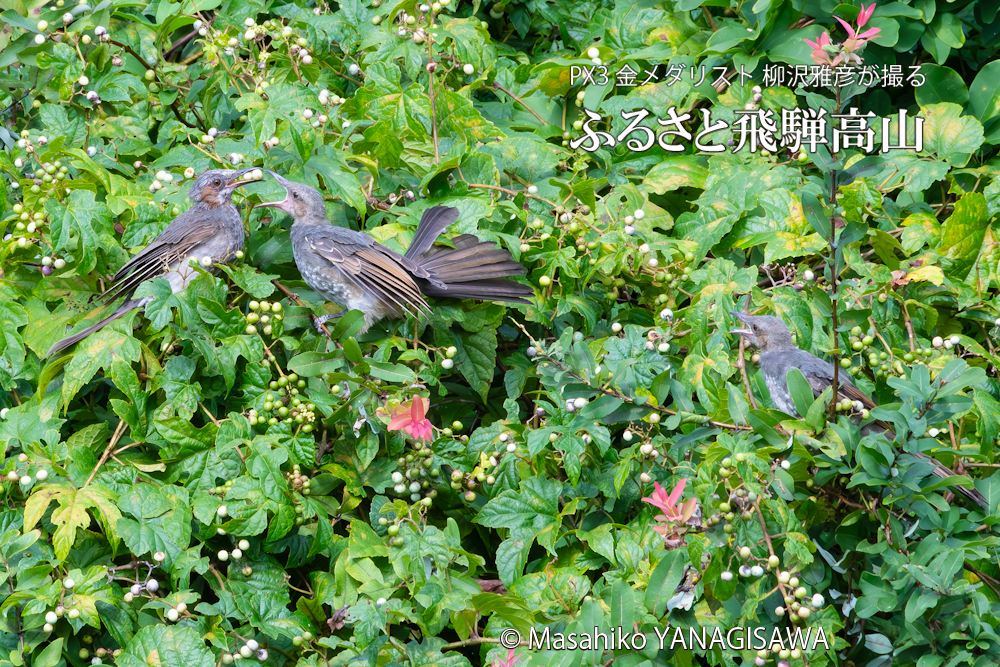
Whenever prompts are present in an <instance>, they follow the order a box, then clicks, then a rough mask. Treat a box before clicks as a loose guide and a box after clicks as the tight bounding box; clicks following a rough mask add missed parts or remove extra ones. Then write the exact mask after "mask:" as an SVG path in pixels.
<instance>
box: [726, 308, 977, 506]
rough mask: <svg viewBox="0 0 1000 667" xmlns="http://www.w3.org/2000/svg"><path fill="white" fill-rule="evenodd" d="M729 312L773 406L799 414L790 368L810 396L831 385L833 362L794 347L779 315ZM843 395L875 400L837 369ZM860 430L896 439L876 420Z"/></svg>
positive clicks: (938, 470) (943, 471) (866, 404)
mask: <svg viewBox="0 0 1000 667" xmlns="http://www.w3.org/2000/svg"><path fill="white" fill-rule="evenodd" d="M730 314H731V315H732V316H733V317H735V318H736V319H738V320H740V321H741V322H743V323H744V324H745V325H746V327H744V328H742V329H734V330H733V331H730V333H732V334H738V335H740V336H743V337H744V338H745V339H746V340H747V342H749V343H750V344H751V345H753V346H754V347H756V348H757V349H758V350H759V351H760V370H761V372H762V373H763V374H764V384H766V385H767V389H768V391H769V392H770V393H771V400H772V401H774V406H775V407H776V408H778V409H779V410H781V411H782V412H784V413H786V414H789V415H794V416H801V415H799V413H798V410H796V408H795V401H794V400H792V395H791V392H790V391H789V390H788V382H787V380H786V376H787V375H788V371H790V370H791V369H792V368H798V369H799V370H800V371H801V372H802V375H803V377H805V379H806V381H807V382H808V383H809V386H810V388H812V391H813V396H814V397H818V396H819V395H820V394H822V393H823V391H824V390H825V389H826V388H827V387H830V386H832V385H833V370H834V369H833V364H831V363H830V362H828V361H824V360H823V359H820V358H819V357H817V356H816V355H814V354H810V353H809V352H806V351H805V350H800V349H799V348H798V347H796V346H795V344H794V343H792V335H791V334H790V333H789V331H788V327H787V326H785V323H784V322H782V321H781V320H780V319H778V318H777V317H773V316H771V315H744V314H743V313H738V312H730ZM844 399H848V400H849V401H851V403H852V404H853V405H859V404H860V405H861V406H862V409H865V410H871V409H872V408H874V407H875V402H874V401H872V399H871V398H869V397H868V396H867V395H866V394H865V393H864V392H862V391H861V390H860V389H858V388H857V387H856V386H855V385H854V382H853V381H851V377H850V375H849V374H847V373H838V374H837V400H838V401H842V400H844ZM854 420H855V422H856V423H860V422H861V419H860V417H857V416H856V417H855V418H854ZM861 432H862V434H866V435H867V434H869V433H885V435H886V437H887V438H888V439H889V440H895V439H896V433H895V432H894V431H893V429H892V426H890V425H889V424H887V423H886V422H884V421H880V420H876V421H874V422H872V423H870V424H866V425H865V426H863V427H862V429H861ZM915 456H917V457H918V458H923V459H926V460H928V461H930V462H931V463H932V464H933V465H934V468H933V470H932V471H931V472H932V473H933V474H934V475H935V476H936V477H940V478H942V479H947V478H948V477H952V476H954V475H955V474H956V473H954V472H952V471H951V470H950V469H948V468H946V467H945V466H943V465H941V464H940V463H938V462H937V461H936V460H935V459H933V458H931V457H930V456H927V455H926V454H923V453H920V452H917V453H915ZM955 488H956V489H957V490H958V491H959V492H960V493H962V494H963V495H965V496H966V497H968V498H970V499H971V500H974V501H975V502H976V503H978V504H979V505H980V506H981V507H983V508H984V509H985V508H987V507H988V504H987V502H986V499H985V498H984V497H983V495H982V494H980V493H979V492H978V491H976V490H975V489H967V488H965V487H962V486H956V487H955Z"/></svg>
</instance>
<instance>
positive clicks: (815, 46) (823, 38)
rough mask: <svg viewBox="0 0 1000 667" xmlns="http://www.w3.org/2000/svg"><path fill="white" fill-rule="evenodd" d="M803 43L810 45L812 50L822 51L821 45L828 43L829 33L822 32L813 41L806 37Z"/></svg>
mask: <svg viewBox="0 0 1000 667" xmlns="http://www.w3.org/2000/svg"><path fill="white" fill-rule="evenodd" d="M805 43H806V44H808V45H809V46H811V47H812V48H813V50H814V51H822V50H823V47H824V46H826V45H828V44H829V43H830V35H829V34H827V33H825V32H824V33H823V34H822V35H820V36H819V37H818V38H817V39H816V41H815V42H813V41H810V40H808V39H807V40H805Z"/></svg>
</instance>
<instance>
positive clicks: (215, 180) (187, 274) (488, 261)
mask: <svg viewBox="0 0 1000 667" xmlns="http://www.w3.org/2000/svg"><path fill="white" fill-rule="evenodd" d="M255 171H256V172H258V173H256V174H255V173H254V172H255ZM268 173H270V174H271V175H272V176H273V177H274V178H275V179H276V180H277V181H278V182H279V183H280V184H281V185H282V186H283V187H284V188H285V193H286V196H285V198H284V199H283V200H281V201H275V202H266V203H263V204H258V205H257V208H261V207H272V208H277V209H279V210H281V211H284V212H285V213H287V214H288V215H290V216H291V217H292V219H293V221H294V222H293V224H292V231H291V240H292V253H293V255H294V258H295V264H296V266H297V267H298V269H299V272H300V273H301V274H302V279H303V280H305V282H306V283H307V284H308V285H309V286H310V287H312V288H313V289H314V290H315V291H316V292H318V293H319V294H320V295H322V296H323V297H325V298H326V299H328V300H330V301H332V302H334V303H336V304H338V305H340V306H341V308H343V310H342V312H341V313H338V314H336V315H327V316H324V317H322V318H318V319H317V323H316V325H317V329H319V327H320V325H321V324H322V323H323V322H325V321H326V320H327V319H329V318H330V317H338V316H339V315H341V314H343V313H344V312H347V311H348V310H360V311H361V312H362V313H364V319H365V324H364V328H363V329H362V330H361V331H362V332H363V331H366V330H367V329H368V327H370V326H371V325H372V324H373V323H375V322H377V321H378V320H380V319H383V318H387V317H388V318H394V317H403V316H404V315H407V314H410V315H415V316H419V315H421V314H424V313H427V312H429V310H430V307H429V305H428V304H427V300H426V298H425V297H426V296H432V297H452V298H460V299H480V300H490V301H506V302H511V303H530V301H528V298H529V297H531V296H534V290H533V289H532V288H531V287H528V286H527V285H523V284H521V283H518V282H515V281H513V280H510V278H511V277H513V276H520V275H523V274H525V273H526V272H527V271H526V269H525V268H524V267H523V266H522V265H521V264H520V263H519V262H515V261H514V259H513V258H512V257H511V255H510V253H509V252H507V251H506V250H503V249H501V248H498V247H497V246H496V244H495V243H489V242H484V241H480V240H479V239H478V238H476V237H475V236H471V235H469V234H462V235H459V236H456V237H455V238H454V239H452V243H453V245H454V247H453V248H450V247H443V246H439V247H434V242H435V241H436V240H437V238H438V236H440V234H441V233H442V232H443V231H444V230H445V229H447V227H448V226H449V225H451V223H453V222H455V221H456V220H457V219H458V210H457V209H455V208H451V207H449V206H435V207H433V208H429V209H427V210H426V211H424V214H423V217H422V218H421V220H420V224H419V225H418V226H417V231H416V234H415V235H414V237H413V242H412V243H411V244H410V247H409V249H408V250H407V251H406V254H405V255H400V254H399V253H397V252H394V251H393V250H391V249H389V248H387V247H385V246H383V245H381V244H379V243H376V242H375V240H374V239H372V238H371V237H370V236H368V235H367V234H364V233H362V232H356V231H353V230H351V229H344V228H342V227H335V226H333V225H332V224H330V222H329V221H328V220H327V218H326V206H325V204H324V202H323V196H322V195H321V194H320V193H319V192H318V191H317V190H315V189H314V188H311V187H309V186H308V185H303V184H301V183H295V182H292V181H289V180H286V179H285V178H282V177H281V176H279V175H278V174H275V173H274V172H273V171H270V172H268ZM262 177H263V175H262V174H260V173H259V170H255V169H242V170H231V169H215V170H210V171H206V172H205V173H203V174H202V175H201V176H199V177H198V178H197V179H195V181H194V183H193V184H192V185H191V189H190V191H189V193H188V196H189V197H190V198H191V200H192V201H193V202H194V205H193V206H192V207H191V208H189V209H188V210H187V211H185V212H184V213H182V214H181V215H179V216H177V217H176V218H174V220H173V221H171V223H170V224H169V225H167V227H166V229H164V230H163V233H161V234H160V235H159V236H157V237H156V238H155V239H154V240H153V242H152V243H150V244H149V245H148V246H146V248H144V249H143V250H142V251H141V252H140V253H139V254H137V255H136V256H135V257H133V258H132V259H130V260H129V261H128V262H127V263H126V264H125V266H123V267H122V268H121V269H120V270H119V271H118V273H116V274H115V276H114V278H113V279H112V282H111V285H110V286H109V287H108V289H107V290H105V291H104V293H103V294H101V295H100V296H99V297H97V298H98V299H100V300H102V301H104V303H105V304H110V303H111V302H113V301H116V300H117V299H119V298H122V297H124V298H125V301H124V302H123V303H122V304H121V305H120V306H118V308H116V309H115V311H114V312H113V313H111V314H110V315H108V316H107V317H105V318H104V319H102V320H100V321H99V322H97V323H96V324H94V325H92V326H89V327H87V328H86V329H83V330H82V331H79V332H77V333H75V334H72V335H70V336H67V337H66V338H63V339H62V340H60V341H59V342H57V343H56V344H55V345H53V346H52V347H51V348H50V349H49V351H48V353H47V354H46V357H51V356H53V355H54V354H56V353H58V352H60V351H62V350H64V349H66V348H68V347H70V346H71V345H73V344H75V343H77V342H79V341H81V340H83V339H84V338H86V337H87V336H89V335H90V334H92V333H94V332H96V331H99V330H100V329H102V328H104V327H105V326H107V325H108V324H110V323H111V322H114V321H115V320H117V319H118V318H120V317H122V316H124V315H125V314H127V313H129V312H131V311H132V310H136V309H138V308H142V307H143V306H145V305H146V304H147V303H149V302H150V301H151V300H152V297H148V296H147V297H140V298H135V297H134V294H135V291H136V289H138V287H139V285H141V284H142V283H144V282H146V281H148V280H153V279H155V278H164V279H166V280H167V282H169V283H170V287H171V289H172V291H173V292H175V293H176V292H180V291H181V290H183V289H184V288H186V287H187V286H188V284H189V283H190V282H191V281H192V280H193V279H194V278H195V276H197V275H198V270H197V269H196V268H195V267H194V266H193V264H201V265H202V266H203V267H204V268H207V269H209V270H212V267H213V266H214V265H215V264H224V263H226V262H228V261H230V260H232V259H233V258H234V257H235V256H236V253H237V252H239V251H241V250H242V249H243V245H244V242H245V241H246V232H245V230H244V228H243V220H242V219H241V217H240V214H239V211H237V210H236V207H235V206H234V205H233V201H232V195H233V192H235V190H236V189H237V188H239V187H241V186H243V185H247V184H249V183H254V182H257V181H259V180H261V179H262ZM205 258H207V259H208V260H209V261H207V262H206V261H205Z"/></svg>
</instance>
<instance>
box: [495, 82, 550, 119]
mask: <svg viewBox="0 0 1000 667" xmlns="http://www.w3.org/2000/svg"><path fill="white" fill-rule="evenodd" d="M492 87H493V89H494V90H499V91H502V92H504V93H506V94H507V95H510V96H511V97H512V98H514V101H516V102H518V103H519V104H520V105H521V106H522V107H524V108H525V109H527V110H528V111H530V112H531V115H532V116H534V117H535V118H537V119H538V122H539V123H541V124H542V125H548V123H546V122H545V120H544V119H543V118H542V117H541V116H539V115H538V114H537V113H536V112H535V110H534V109H532V108H531V107H529V106H528V104H527V103H526V102H525V101H524V100H522V99H521V98H520V97H518V96H517V95H515V94H514V93H512V92H510V91H509V90H507V89H506V88H504V87H503V86H502V85H500V83H499V82H497V81H494V82H493V85H492Z"/></svg>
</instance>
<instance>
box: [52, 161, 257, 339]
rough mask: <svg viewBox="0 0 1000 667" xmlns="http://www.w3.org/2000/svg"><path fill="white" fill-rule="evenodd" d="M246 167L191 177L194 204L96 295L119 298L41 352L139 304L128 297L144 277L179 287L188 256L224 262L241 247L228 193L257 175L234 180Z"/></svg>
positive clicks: (188, 275)
mask: <svg viewBox="0 0 1000 667" xmlns="http://www.w3.org/2000/svg"><path fill="white" fill-rule="evenodd" d="M250 171H253V169H241V170H233V169H213V170H210V171H206V172H205V173H203V174H202V175H201V176H199V177H198V178H196V179H195V180H194V182H193V183H192V185H191V188H190V190H189V196H190V197H191V199H192V200H193V201H194V202H195V204H194V206H192V207H191V208H189V209H188V210H187V211H185V212H184V213H181V214H180V215H179V216H177V217H176V218H174V219H173V220H172V221H171V222H170V224H169V225H167V227H166V229H164V230H163V232H162V233H161V234H160V235H159V236H157V237H156V238H155V239H154V240H153V242H152V243H150V244H149V245H148V246H146V247H145V248H144V249H143V250H142V251H141V252H139V254H137V255H136V256H135V257H133V258H132V259H130V260H129V261H128V262H127V263H126V264H125V266H123V267H122V268H121V269H119V270H118V273H116V274H115V276H114V278H113V279H112V281H111V285H110V286H109V287H108V288H107V289H106V290H105V291H104V293H103V294H101V295H99V296H98V297H97V298H98V299H100V300H101V301H103V302H104V303H105V304H108V303H111V302H113V301H116V300H117V299H119V298H122V297H125V301H124V302H123V303H122V304H121V305H120V306H118V308H116V309H115V311H114V312H113V313H112V314H111V315H109V316H108V317H105V318H104V319H102V320H101V321H100V322H98V323H97V324H94V325H92V326H89V327H87V328H86V329H84V330H83V331H80V332H78V333H75V334H73V335H72V336H68V337H66V338H63V339H62V340H60V341H59V342H57V343H56V344H55V345H53V346H52V347H51V348H50V349H49V351H48V353H47V354H46V355H45V356H46V357H51V356H52V355H54V354H56V353H57V352H60V351H62V350H64V349H66V348H68V347H70V346H71V345H74V344H75V343H78V342H79V341H81V340H83V339H84V338H86V337H87V336H89V335H90V334H92V333H94V332H96V331H99V330H101V329H103V328H104V327H105V326H107V325H108V324H110V323H111V322H114V321H115V320H117V319H118V318H120V317H122V316H123V315H125V314H126V313H128V312H130V311H132V310H135V309H136V308H141V307H143V306H145V305H146V304H147V303H149V301H150V297H145V298H141V299H133V298H132V295H133V294H134V293H135V291H136V289H137V288H138V287H139V285H141V284H142V283H144V282H146V281H147V280H152V279H154V278H165V279H166V280H167V281H168V282H169V283H170V287H171V289H172V290H173V291H174V292H179V291H181V290H182V289H184V288H185V287H187V285H188V283H189V282H191V281H192V280H193V279H194V277H195V276H196V275H198V273H197V270H196V269H195V268H194V267H192V266H190V265H189V260H191V259H195V260H198V261H200V260H201V258H203V257H210V258H212V261H213V262H214V263H224V262H228V261H230V260H231V259H232V258H233V256H234V255H235V254H236V252H237V251H239V250H242V249H243V243H244V241H245V237H246V233H245V231H244V229H243V220H242V219H241V218H240V214H239V211H237V210H236V207H235V206H233V201H232V195H233V191H234V190H235V189H236V188H238V187H240V186H241V185H245V184H246V183H251V182H253V181H254V180H257V179H243V180H240V179H241V178H242V177H243V176H245V175H246V174H247V173H248V172H250Z"/></svg>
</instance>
